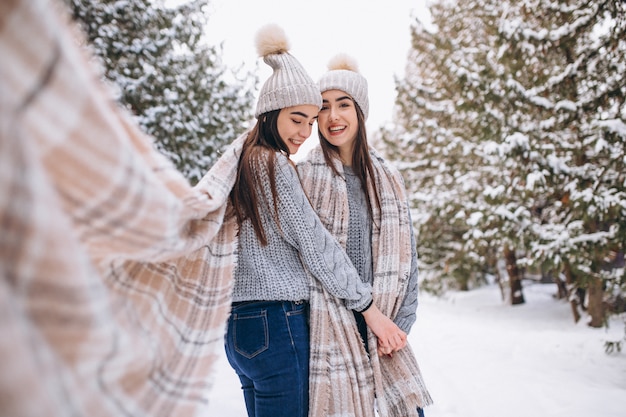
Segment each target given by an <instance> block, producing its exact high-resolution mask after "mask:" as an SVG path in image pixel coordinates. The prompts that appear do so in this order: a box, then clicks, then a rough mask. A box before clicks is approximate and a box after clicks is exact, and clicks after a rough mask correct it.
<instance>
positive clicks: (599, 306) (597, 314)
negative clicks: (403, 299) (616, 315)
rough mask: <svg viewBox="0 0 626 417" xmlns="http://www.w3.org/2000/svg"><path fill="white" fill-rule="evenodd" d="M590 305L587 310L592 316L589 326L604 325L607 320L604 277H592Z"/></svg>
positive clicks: (589, 293) (589, 291)
mask: <svg viewBox="0 0 626 417" xmlns="http://www.w3.org/2000/svg"><path fill="white" fill-rule="evenodd" d="M588 296H589V298H588V300H589V305H588V307H587V312H588V313H589V316H590V317H591V320H589V326H591V327H602V326H603V325H604V322H605V320H606V308H605V306H604V302H603V300H604V290H603V289H602V279H601V278H592V279H591V281H590V282H589V290H588Z"/></svg>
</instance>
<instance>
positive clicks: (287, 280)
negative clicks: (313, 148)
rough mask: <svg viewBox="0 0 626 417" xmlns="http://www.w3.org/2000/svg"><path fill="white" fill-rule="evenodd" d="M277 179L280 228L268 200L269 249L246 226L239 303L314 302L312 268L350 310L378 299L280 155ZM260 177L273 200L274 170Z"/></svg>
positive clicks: (238, 271)
mask: <svg viewBox="0 0 626 417" xmlns="http://www.w3.org/2000/svg"><path fill="white" fill-rule="evenodd" d="M263 170H266V168H263ZM275 176H276V189H277V194H278V222H279V224H280V225H279V224H277V223H276V220H275V218H274V215H273V214H274V208H273V207H272V206H269V207H268V206H267V205H266V204H264V203H263V202H261V203H260V204H262V206H261V210H260V212H261V216H262V221H263V227H264V229H265V233H266V236H267V240H268V244H267V246H261V245H260V243H259V241H258V239H257V237H256V234H255V233H254V228H253V227H252V224H251V223H250V222H249V221H245V222H243V224H242V225H241V227H240V230H239V249H238V257H237V265H236V267H235V271H234V277H235V282H234V286H233V301H235V302H237V301H251V300H286V301H299V300H308V299H309V293H310V287H309V277H308V275H307V273H306V270H308V271H309V272H310V273H311V274H312V275H313V276H314V277H315V278H316V279H318V280H319V281H320V282H321V283H322V285H323V286H324V287H325V288H326V289H327V290H328V291H329V292H330V293H331V294H333V295H334V296H335V297H338V298H341V299H343V300H345V303H346V307H347V308H350V309H353V310H357V311H360V310H362V309H364V308H365V307H366V306H367V305H369V304H370V301H371V300H372V287H371V284H370V283H364V282H362V281H361V279H360V278H359V274H358V272H357V271H356V269H355V268H354V266H353V265H352V263H351V261H350V258H349V257H348V255H347V254H346V252H345V251H344V250H343V249H342V248H341V246H340V245H339V243H338V242H337V241H336V240H335V238H334V237H333V236H332V235H330V233H329V232H328V231H327V230H326V229H325V228H324V226H323V225H322V223H321V222H320V220H319V218H318V217H317V214H315V212H314V211H313V208H312V207H311V205H310V203H309V200H308V199H307V197H306V195H305V193H304V191H303V189H302V186H301V185H300V181H299V179H298V176H297V174H296V170H295V168H294V167H293V166H292V165H291V164H290V163H289V160H288V159H287V157H286V156H284V155H283V154H280V153H277V154H276V173H275ZM257 178H259V181H258V182H259V190H260V191H261V192H262V193H264V195H266V196H267V200H268V201H270V202H271V201H272V193H271V189H270V183H269V176H268V172H267V171H264V172H258V173H257ZM270 204H271V203H270ZM305 268H306V270H305Z"/></svg>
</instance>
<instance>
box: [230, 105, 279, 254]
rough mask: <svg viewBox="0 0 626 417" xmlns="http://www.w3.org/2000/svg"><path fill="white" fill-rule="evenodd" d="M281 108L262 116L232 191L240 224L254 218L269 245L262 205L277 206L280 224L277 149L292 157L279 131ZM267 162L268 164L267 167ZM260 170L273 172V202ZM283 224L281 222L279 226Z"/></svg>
mask: <svg viewBox="0 0 626 417" xmlns="http://www.w3.org/2000/svg"><path fill="white" fill-rule="evenodd" d="M279 113H280V110H273V111H270V112H267V113H264V114H262V115H260V116H259V118H258V120H257V123H256V124H255V125H254V127H253V128H252V130H251V131H250V133H249V134H248V137H247V138H246V141H245V142H244V144H243V149H242V151H241V156H240V158H239V166H238V167H237V178H236V179H235V185H234V187H233V190H232V192H231V193H230V199H231V202H232V204H233V209H234V211H235V214H236V215H237V222H238V224H239V225H241V223H243V221H245V220H247V219H250V222H251V223H252V227H253V228H254V232H255V233H256V235H257V238H258V239H259V241H260V242H261V245H263V246H265V245H267V237H266V234H265V229H264V228H263V223H262V221H261V216H260V213H259V205H260V203H261V202H264V203H265V204H266V205H267V206H268V207H269V206H273V207H274V217H275V218H276V222H277V223H278V203H277V200H278V193H277V191H276V177H275V161H276V152H283V153H285V154H286V155H287V156H289V148H288V147H287V145H286V144H285V142H284V141H283V140H282V139H281V137H280V135H279V134H278V114H279ZM263 165H264V166H263ZM260 172H267V173H268V175H269V181H270V189H271V192H272V203H271V204H270V202H269V201H267V196H266V195H265V194H261V195H259V194H260V190H262V189H263V185H262V184H261V183H260V182H259V181H263V179H264V178H259V173H260ZM279 226H280V225H279Z"/></svg>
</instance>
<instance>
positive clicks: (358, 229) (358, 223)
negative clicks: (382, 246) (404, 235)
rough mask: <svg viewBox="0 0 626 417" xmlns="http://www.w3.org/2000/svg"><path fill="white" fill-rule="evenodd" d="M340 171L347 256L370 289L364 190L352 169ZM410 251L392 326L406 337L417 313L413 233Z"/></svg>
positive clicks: (369, 223)
mask: <svg viewBox="0 0 626 417" xmlns="http://www.w3.org/2000/svg"><path fill="white" fill-rule="evenodd" d="M343 169H344V173H345V177H346V187H347V190H348V208H349V210H350V217H349V220H348V240H347V242H346V252H347V253H348V256H349V257H350V259H351V260H352V263H353V264H354V266H355V267H356V269H357V271H358V272H359V275H360V276H361V280H362V281H363V282H366V283H368V284H370V285H371V284H373V282H374V276H373V275H374V271H373V266H372V218H371V216H370V213H369V211H368V209H367V201H366V196H365V193H364V192H363V188H361V181H360V180H359V178H358V177H357V176H356V175H355V174H354V171H352V168H351V167H349V166H346V165H344V167H343ZM409 215H410V212H409ZM410 223H411V222H410V221H409V224H410ZM411 248H412V257H411V274H410V276H409V282H408V283H407V292H406V295H405V297H404V300H403V302H402V305H401V307H400V310H399V311H398V315H397V316H396V318H395V320H394V323H396V325H397V326H398V327H399V328H401V329H402V330H403V331H405V332H406V333H409V331H410V330H411V327H412V326H413V324H414V323H415V318H416V317H415V313H416V311H417V274H418V269H417V249H416V246H415V235H414V234H413V233H411Z"/></svg>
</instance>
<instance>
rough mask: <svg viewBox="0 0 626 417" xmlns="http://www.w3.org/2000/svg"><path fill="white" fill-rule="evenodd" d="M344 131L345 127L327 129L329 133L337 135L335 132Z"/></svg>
mask: <svg viewBox="0 0 626 417" xmlns="http://www.w3.org/2000/svg"><path fill="white" fill-rule="evenodd" d="M345 129H346V127H345V126H334V127H331V128H328V130H329V131H330V133H337V132H342V131H344V130H345Z"/></svg>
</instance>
